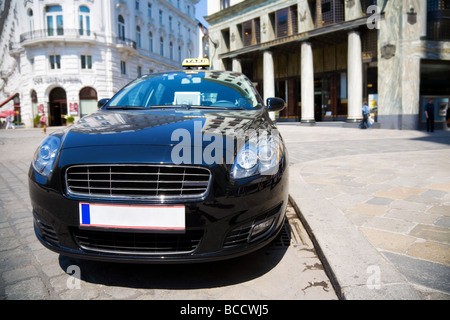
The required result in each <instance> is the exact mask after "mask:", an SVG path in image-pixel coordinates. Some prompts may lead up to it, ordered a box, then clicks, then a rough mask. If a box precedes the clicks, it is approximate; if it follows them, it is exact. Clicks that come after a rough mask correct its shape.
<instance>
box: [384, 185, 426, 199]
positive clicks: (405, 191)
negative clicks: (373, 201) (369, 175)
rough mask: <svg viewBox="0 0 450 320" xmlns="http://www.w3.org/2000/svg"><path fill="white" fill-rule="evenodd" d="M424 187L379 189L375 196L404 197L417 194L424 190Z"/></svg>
mask: <svg viewBox="0 0 450 320" xmlns="http://www.w3.org/2000/svg"><path fill="white" fill-rule="evenodd" d="M425 191H426V189H421V188H411V187H396V188H393V189H390V190H383V191H379V192H377V193H376V194H375V196H377V197H384V198H392V199H405V198H407V197H409V196H411V195H417V194H421V193H423V192H425Z"/></svg>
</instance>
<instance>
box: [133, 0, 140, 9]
mask: <svg viewBox="0 0 450 320" xmlns="http://www.w3.org/2000/svg"><path fill="white" fill-rule="evenodd" d="M134 8H135V9H136V10H139V0H135V1H134Z"/></svg>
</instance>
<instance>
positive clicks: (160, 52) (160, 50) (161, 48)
mask: <svg viewBox="0 0 450 320" xmlns="http://www.w3.org/2000/svg"><path fill="white" fill-rule="evenodd" d="M159 54H160V55H162V56H164V38H163V37H161V38H159Z"/></svg>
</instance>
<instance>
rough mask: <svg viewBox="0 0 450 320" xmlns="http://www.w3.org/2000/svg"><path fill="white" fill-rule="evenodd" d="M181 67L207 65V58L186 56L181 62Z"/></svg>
mask: <svg viewBox="0 0 450 320" xmlns="http://www.w3.org/2000/svg"><path fill="white" fill-rule="evenodd" d="M182 66H183V67H187V68H191V67H209V59H207V58H188V59H184V60H183V63H182Z"/></svg>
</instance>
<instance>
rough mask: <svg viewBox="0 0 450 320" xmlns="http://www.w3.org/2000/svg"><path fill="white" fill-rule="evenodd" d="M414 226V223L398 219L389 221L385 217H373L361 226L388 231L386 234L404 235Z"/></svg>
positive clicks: (389, 219)
mask: <svg viewBox="0 0 450 320" xmlns="http://www.w3.org/2000/svg"><path fill="white" fill-rule="evenodd" d="M415 225H416V223H414V222H408V221H404V220H399V219H391V218H385V217H373V218H372V219H370V220H368V221H367V222H366V223H365V224H364V225H363V227H367V228H374V229H380V230H383V231H388V232H395V233H403V234H406V233H408V232H409V231H410V230H411V229H412V228H413V227H414V226H415Z"/></svg>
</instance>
